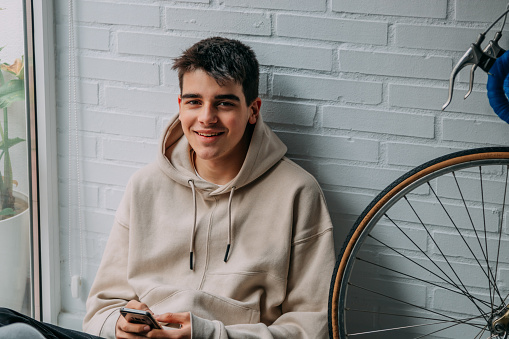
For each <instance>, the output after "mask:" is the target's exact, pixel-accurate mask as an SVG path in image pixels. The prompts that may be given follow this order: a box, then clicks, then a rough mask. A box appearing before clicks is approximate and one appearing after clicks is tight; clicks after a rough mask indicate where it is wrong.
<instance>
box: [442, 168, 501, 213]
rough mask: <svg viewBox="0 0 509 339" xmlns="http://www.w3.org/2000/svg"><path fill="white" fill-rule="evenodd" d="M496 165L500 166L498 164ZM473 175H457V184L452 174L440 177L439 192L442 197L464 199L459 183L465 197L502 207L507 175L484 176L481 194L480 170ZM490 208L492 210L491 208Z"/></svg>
mask: <svg viewBox="0 0 509 339" xmlns="http://www.w3.org/2000/svg"><path fill="white" fill-rule="evenodd" d="M496 167H497V168H498V166H496ZM472 175H474V177H473V178H465V177H461V176H459V175H456V177H457V178H456V179H457V181H458V184H456V181H455V180H454V177H452V176H442V177H439V178H438V181H437V194H438V195H439V196H440V197H446V198H450V199H457V200H458V201H459V200H461V199H462V198H461V195H460V193H459V190H458V185H459V187H460V189H461V192H462V195H463V199H465V200H467V201H474V202H482V201H483V200H484V201H485V202H487V203H490V204H494V205H495V206H498V207H499V208H500V206H502V203H503V199H504V188H505V182H504V179H505V176H502V177H499V178H498V180H495V179H491V176H488V177H486V176H484V177H483V181H482V185H483V190H482V195H481V179H480V176H479V172H477V173H473V174H472ZM506 200H507V199H506ZM488 210H491V208H490V209H488ZM490 213H491V212H490ZM488 214H489V213H488Z"/></svg>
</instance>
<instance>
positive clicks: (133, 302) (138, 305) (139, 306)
mask: <svg viewBox="0 0 509 339" xmlns="http://www.w3.org/2000/svg"><path fill="white" fill-rule="evenodd" d="M126 307H127V308H134V309H135V310H143V311H149V312H150V313H152V314H153V312H152V311H151V310H150V309H149V308H148V306H147V304H145V303H142V302H140V301H138V300H131V301H129V302H128V303H127V305H126Z"/></svg>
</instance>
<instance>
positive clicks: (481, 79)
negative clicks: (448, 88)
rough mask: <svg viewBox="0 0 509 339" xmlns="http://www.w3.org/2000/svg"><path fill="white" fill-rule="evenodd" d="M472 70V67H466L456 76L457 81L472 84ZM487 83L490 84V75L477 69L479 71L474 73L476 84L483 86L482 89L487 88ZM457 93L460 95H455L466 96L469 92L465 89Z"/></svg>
mask: <svg viewBox="0 0 509 339" xmlns="http://www.w3.org/2000/svg"><path fill="white" fill-rule="evenodd" d="M458 60H459V59H458ZM456 62H457V61H456ZM470 69H471V68H470V67H465V68H464V69H462V70H461V71H460V72H459V73H458V75H457V76H456V81H457V82H463V83H467V84H469V83H470ZM487 82H488V73H486V72H484V71H483V70H482V69H480V68H477V70H476V71H475V73H474V84H481V85H482V87H485V86H486V83H487ZM456 92H458V93H459V94H458V93H455V95H460V96H465V94H467V91H466V90H464V89H461V90H459V91H456Z"/></svg>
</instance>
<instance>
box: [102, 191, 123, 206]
mask: <svg viewBox="0 0 509 339" xmlns="http://www.w3.org/2000/svg"><path fill="white" fill-rule="evenodd" d="M123 196H124V190H123V189H116V188H106V189H105V190H104V207H106V209H109V210H113V211H115V210H117V207H118V206H119V205H120V201H121V200H122V197H123Z"/></svg>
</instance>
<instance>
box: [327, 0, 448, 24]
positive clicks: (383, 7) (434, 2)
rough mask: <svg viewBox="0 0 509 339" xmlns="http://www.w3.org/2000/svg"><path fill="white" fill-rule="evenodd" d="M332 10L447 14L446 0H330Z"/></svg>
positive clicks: (397, 13) (427, 15)
mask: <svg viewBox="0 0 509 339" xmlns="http://www.w3.org/2000/svg"><path fill="white" fill-rule="evenodd" d="M332 10H333V11H335V12H351V13H362V14H382V15H399V16H412V17H421V18H440V19H444V18H445V17H446V15H447V0H426V1H422V0H410V1H408V0H392V1H385V0H360V1H359V0H332Z"/></svg>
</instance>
